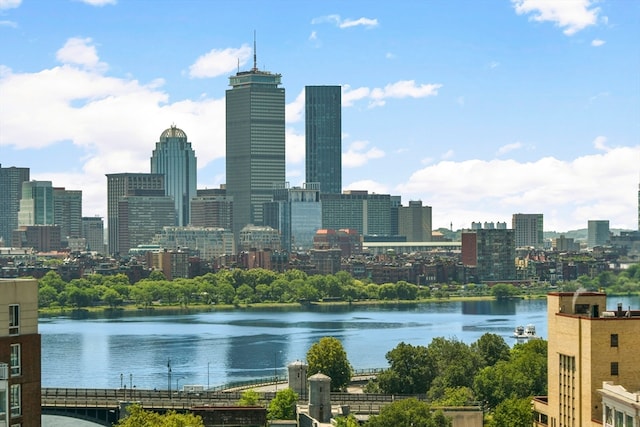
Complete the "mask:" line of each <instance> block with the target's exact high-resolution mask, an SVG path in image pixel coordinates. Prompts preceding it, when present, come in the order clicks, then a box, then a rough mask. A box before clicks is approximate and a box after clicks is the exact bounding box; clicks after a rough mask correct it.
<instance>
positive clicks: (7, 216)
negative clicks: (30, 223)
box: [0, 164, 29, 247]
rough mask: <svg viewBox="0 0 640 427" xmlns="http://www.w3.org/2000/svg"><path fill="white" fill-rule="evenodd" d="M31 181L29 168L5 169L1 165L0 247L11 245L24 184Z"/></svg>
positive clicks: (13, 167)
mask: <svg viewBox="0 0 640 427" xmlns="http://www.w3.org/2000/svg"><path fill="white" fill-rule="evenodd" d="M25 181H29V168H17V167H15V166H12V167H8V168H3V167H2V165H1V164H0V189H2V190H0V247H2V246H10V245H11V232H12V231H13V230H15V229H16V228H18V211H19V210H20V199H21V198H22V183H23V182H25Z"/></svg>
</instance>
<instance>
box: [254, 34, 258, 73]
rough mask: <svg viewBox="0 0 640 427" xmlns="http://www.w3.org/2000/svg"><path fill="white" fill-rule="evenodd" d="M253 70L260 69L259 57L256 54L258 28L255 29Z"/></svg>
mask: <svg viewBox="0 0 640 427" xmlns="http://www.w3.org/2000/svg"><path fill="white" fill-rule="evenodd" d="M253 71H258V57H257V55H256V30H253Z"/></svg>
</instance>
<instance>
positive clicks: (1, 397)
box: [0, 390, 7, 424]
mask: <svg viewBox="0 0 640 427" xmlns="http://www.w3.org/2000/svg"><path fill="white" fill-rule="evenodd" d="M6 419H7V392H6V390H0V421H4V420H6ZM1 424H4V423H1Z"/></svg>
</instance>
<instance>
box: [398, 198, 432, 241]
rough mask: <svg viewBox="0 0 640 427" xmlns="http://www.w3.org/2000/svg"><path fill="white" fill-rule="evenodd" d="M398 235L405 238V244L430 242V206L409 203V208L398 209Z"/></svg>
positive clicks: (413, 202)
mask: <svg viewBox="0 0 640 427" xmlns="http://www.w3.org/2000/svg"><path fill="white" fill-rule="evenodd" d="M398 233H399V234H400V235H401V236H406V238H407V242H430V241H431V206H422V201H420V200H416V201H413V200H412V201H409V206H400V207H399V208H398Z"/></svg>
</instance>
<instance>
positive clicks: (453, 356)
mask: <svg viewBox="0 0 640 427" xmlns="http://www.w3.org/2000/svg"><path fill="white" fill-rule="evenodd" d="M427 350H428V353H429V357H430V358H431V359H433V362H434V363H435V369H436V372H435V377H434V380H433V382H432V383H431V388H430V389H429V392H428V395H429V397H430V398H431V399H432V400H437V399H440V398H442V397H443V396H444V391H445V389H446V388H448V387H471V386H472V384H473V377H474V376H475V374H476V373H477V372H478V369H479V368H480V367H481V366H482V360H481V359H480V356H479V355H478V354H477V353H475V352H474V351H472V350H471V347H470V346H468V345H467V344H465V343H463V342H462V341H459V340H457V339H455V338H454V339H445V338H442V337H437V338H434V339H433V340H431V343H430V344H429V346H428V347H427Z"/></svg>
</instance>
